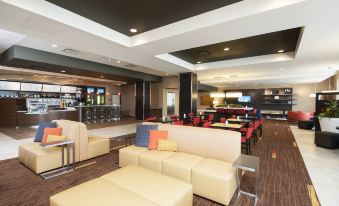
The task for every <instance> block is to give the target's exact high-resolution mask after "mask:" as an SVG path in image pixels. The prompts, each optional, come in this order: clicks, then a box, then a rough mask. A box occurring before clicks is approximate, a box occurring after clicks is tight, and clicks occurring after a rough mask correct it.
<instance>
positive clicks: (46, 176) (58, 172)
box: [40, 140, 75, 180]
mask: <svg viewBox="0 0 339 206" xmlns="http://www.w3.org/2000/svg"><path fill="white" fill-rule="evenodd" d="M40 146H41V147H44V148H50V147H58V146H60V147H61V162H62V164H61V168H58V169H55V170H51V171H48V172H44V173H42V174H41V175H40V176H41V177H42V178H44V179H45V180H46V179H50V178H52V177H57V176H59V175H62V174H66V173H68V172H72V171H73V170H74V168H75V147H74V141H70V140H67V141H56V142H49V143H42V144H40ZM70 146H72V153H73V164H72V165H71V164H70V160H69V159H70V157H69V156H70V155H69V153H70V151H69V148H70ZM65 147H66V149H67V164H66V165H65Z"/></svg>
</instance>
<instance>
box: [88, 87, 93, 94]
mask: <svg viewBox="0 0 339 206" xmlns="http://www.w3.org/2000/svg"><path fill="white" fill-rule="evenodd" d="M94 91H95V89H94V87H87V93H89V94H90V93H94Z"/></svg>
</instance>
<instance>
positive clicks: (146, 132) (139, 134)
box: [135, 124, 158, 147]
mask: <svg viewBox="0 0 339 206" xmlns="http://www.w3.org/2000/svg"><path fill="white" fill-rule="evenodd" d="M157 129H158V125H156V124H154V125H142V124H138V125H137V131H136V137H135V145H136V146H138V147H148V145H149V137H150V130H157Z"/></svg>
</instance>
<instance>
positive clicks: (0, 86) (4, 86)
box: [0, 81, 20, 91]
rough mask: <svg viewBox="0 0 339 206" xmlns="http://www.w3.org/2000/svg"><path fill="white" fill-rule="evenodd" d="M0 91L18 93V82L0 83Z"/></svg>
mask: <svg viewBox="0 0 339 206" xmlns="http://www.w3.org/2000/svg"><path fill="white" fill-rule="evenodd" d="M0 90H5V91H20V82H7V81H0Z"/></svg>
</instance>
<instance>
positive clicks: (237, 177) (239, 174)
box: [233, 168, 241, 206]
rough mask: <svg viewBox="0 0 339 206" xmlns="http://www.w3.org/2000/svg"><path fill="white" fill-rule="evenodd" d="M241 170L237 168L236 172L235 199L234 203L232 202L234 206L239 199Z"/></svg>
mask: <svg viewBox="0 0 339 206" xmlns="http://www.w3.org/2000/svg"><path fill="white" fill-rule="evenodd" d="M240 178H241V169H239V168H237V172H236V179H237V198H236V199H235V202H234V204H233V205H234V206H236V205H238V201H239V199H240V194H241V193H240V191H241V190H240V185H241V180H240Z"/></svg>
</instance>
